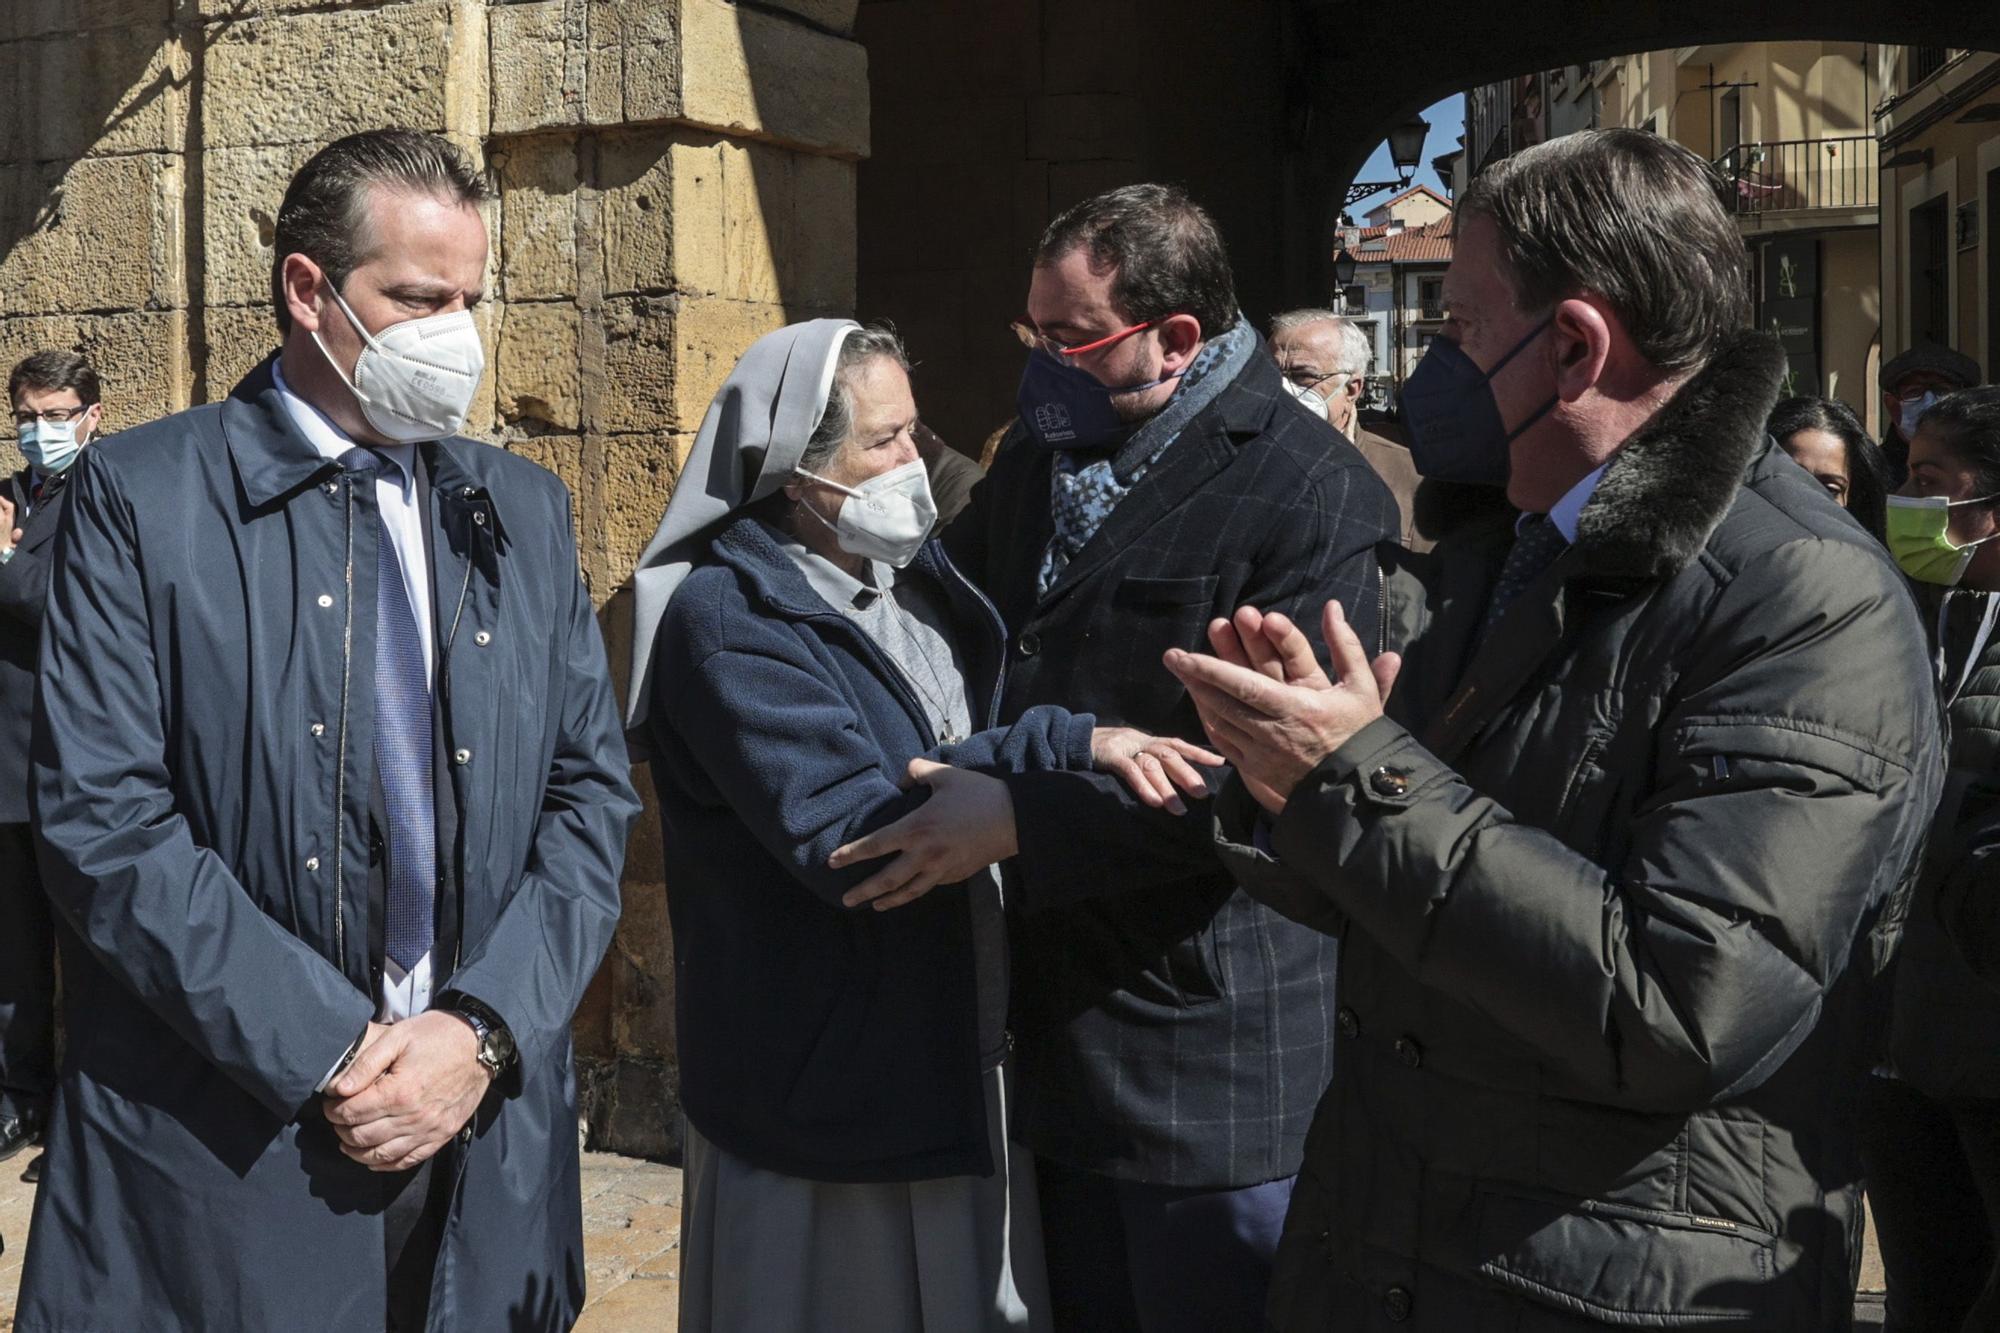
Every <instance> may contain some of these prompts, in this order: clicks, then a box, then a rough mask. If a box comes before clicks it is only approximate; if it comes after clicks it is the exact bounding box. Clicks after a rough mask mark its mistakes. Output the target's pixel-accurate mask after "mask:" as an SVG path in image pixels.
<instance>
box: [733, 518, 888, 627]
mask: <svg viewBox="0 0 2000 1333" xmlns="http://www.w3.org/2000/svg"><path fill="white" fill-rule="evenodd" d="M764 526H765V527H766V528H767V529H769V531H770V533H771V537H772V539H773V540H775V541H776V542H777V543H778V547H779V549H780V550H782V551H783V552H784V553H785V554H786V555H788V556H790V557H791V559H792V563H793V564H795V565H797V566H798V567H799V572H800V573H801V574H804V575H805V576H806V582H807V583H809V584H811V585H812V590H813V591H814V592H816V593H818V594H819V595H820V598H821V599H822V600H824V601H825V602H826V604H827V605H828V606H830V607H832V608H834V609H835V610H836V611H846V610H849V609H858V608H861V607H864V606H866V605H868V604H869V603H870V602H872V601H874V600H875V599H876V598H877V597H879V596H881V595H882V594H883V593H884V592H885V591H887V590H888V589H889V588H890V587H891V586H892V585H893V584H894V583H895V582H896V570H895V567H894V566H893V565H887V564H884V563H883V562H882V561H880V560H870V561H869V562H868V563H867V566H866V568H867V571H868V577H869V580H870V581H869V582H867V583H864V582H862V581H861V580H860V579H857V578H855V577H854V576H853V575H852V574H850V573H848V572H847V571H846V570H844V569H842V568H841V567H840V566H839V565H836V564H834V563H833V561H831V560H829V559H827V558H826V557H825V556H823V555H821V554H819V553H818V552H817V551H813V550H809V549H808V548H807V547H806V544H805V543H804V542H801V541H799V540H797V539H796V538H794V537H793V536H792V535H791V534H790V533H787V532H784V531H782V530H780V529H778V528H775V527H772V526H771V525H770V524H768V523H767V524H765V525H764Z"/></svg>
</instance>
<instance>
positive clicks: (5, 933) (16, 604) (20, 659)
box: [0, 351, 104, 1181]
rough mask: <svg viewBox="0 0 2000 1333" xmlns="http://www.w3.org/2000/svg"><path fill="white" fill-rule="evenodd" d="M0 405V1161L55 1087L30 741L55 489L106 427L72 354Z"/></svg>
mask: <svg viewBox="0 0 2000 1333" xmlns="http://www.w3.org/2000/svg"><path fill="white" fill-rule="evenodd" d="M7 397H8V400H9V401H10V402H11V403H12V405H13V408H14V429H15V432H16V438H17V439H18V440H19V441H20V445H21V456H22V457H23V458H25V459H27V460H28V466H27V467H25V468H23V469H21V471H19V472H17V473H15V474H14V476H13V477H12V479H11V480H10V481H9V482H8V485H7V490H6V494H5V495H4V496H0V763H4V764H5V765H6V772H5V775H4V777H0V1162H4V1161H8V1160H10V1159H11V1158H13V1157H15V1156H17V1155H18V1154H19V1153H20V1152H21V1151H22V1150H23V1149H25V1148H27V1147H28V1146H29V1145H30V1144H31V1143H33V1142H34V1141H35V1140H36V1139H37V1138H38V1137H39V1136H40V1134H41V1126H42V1121H43V1118H44V1115H45V1113H46V1112H47V1110H48V1098H49V1090H50V1088H51V1087H52V1086H53V1085H54V1083H55V1053H56V1010H55V1004H56V972H55V953H56V942H55V931H54V927H53V926H52V925H51V923H50V920H49V905H48V899H47V898H46V897H45V896H44V895H43V893H42V876H41V872H40V870H39V869H38V868H37V867H36V865H35V843H34V836H33V832H32V829H31V826H30V825H29V823H28V732H29V724H30V722H31V721H32V719H33V716H34V708H35V661H36V657H37V655H38V654H39V651H40V644H41V637H42V599H43V598H44V596H46V594H47V592H48V587H49V558H50V555H51V554H52V553H53V550H54V546H53V539H54V537H55V535H56V524H57V522H58V520H59V519H60V518H61V516H62V505H63V481H64V479H65V478H66V477H68V475H69V470H70V467H71V465H72V464H74V463H75V462H76V459H77V454H78V452H79V451H80V450H82V449H83V448H84V447H85V446H86V445H88V444H89V443H90V442H91V440H92V439H94V438H95V437H96V435H97V430H98V427H99V425H100V424H101V423H102V422H103V420H104V406H103V402H102V399H101V395H100V392H99V388H98V380H97V371H96V370H95V369H94V368H92V366H91V364H90V362H89V361H87V360H85V359H84V358H83V357H81V356H79V355H77V354H76V353H75V352H63V351H47V352H37V353H35V354H34V355H33V356H31V357H29V358H28V359H27V360H25V361H23V362H21V364H20V365H18V366H15V367H14V373H13V374H12V375H10V376H9V377H8V380H7ZM41 1167H42V1159H41V1158H39V1157H37V1158H36V1159H35V1160H34V1161H33V1162H31V1163H30V1164H29V1166H28V1169H27V1171H26V1172H24V1173H23V1175H22V1179H24V1180H29V1181H33V1180H37V1179H39V1178H40V1174H41Z"/></svg>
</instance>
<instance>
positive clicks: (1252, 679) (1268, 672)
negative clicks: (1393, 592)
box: [1165, 602, 1403, 815]
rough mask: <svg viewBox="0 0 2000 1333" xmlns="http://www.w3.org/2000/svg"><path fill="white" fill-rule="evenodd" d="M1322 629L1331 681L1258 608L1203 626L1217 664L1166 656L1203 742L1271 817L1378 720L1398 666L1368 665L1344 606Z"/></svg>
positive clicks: (1393, 659) (1329, 611)
mask: <svg viewBox="0 0 2000 1333" xmlns="http://www.w3.org/2000/svg"><path fill="white" fill-rule="evenodd" d="M1320 620H1321V630H1322V633H1323V637H1324V639H1325V641H1326V646H1327V649H1328V651H1329V654H1330V656H1331V658H1332V661H1333V669H1334V672H1335V675H1336V677H1337V679H1334V680H1329V679H1328V678H1327V675H1326V672H1325V671H1324V670H1323V669H1322V668H1321V667H1320V664H1319V659H1318V658H1317V657H1315V656H1314V655H1313V648H1312V641H1311V640H1310V639H1308V638H1307V637H1306V635H1305V633H1304V631H1302V630H1300V629H1299V627H1298V626H1297V625H1296V624H1295V623H1293V621H1292V620H1291V618H1290V617H1288V616H1286V615H1284V614H1283V613H1281V612H1277V611H1273V612H1271V613H1269V614H1268V615H1267V614H1265V613H1263V612H1260V611H1258V610H1256V609H1255V608H1254V607H1247V606H1246V607H1243V608H1242V609H1240V610H1238V611H1237V613H1236V615H1235V616H1234V617H1233V618H1232V619H1230V620H1223V619H1220V618H1217V619H1216V620H1213V621H1211V622H1209V626H1208V642H1209V645H1210V646H1211V647H1212V648H1214V650H1215V655H1214V656H1212V657H1211V656H1209V655H1207V654H1203V653H1190V652H1185V651H1183V650H1181V649H1179V648H1173V649H1169V650H1168V652H1167V654H1166V659H1165V660H1166V665H1167V670H1169V671H1171V672H1173V673H1174V675H1175V677H1176V678H1178V679H1179V680H1180V682H1181V683H1182V684H1183V685H1185V686H1187V690H1188V695H1189V696H1190V697H1191V698H1192V699H1193V700H1194V706H1195V710H1196V711H1197V712H1198V713H1199V714H1200V715H1201V724H1202V728H1203V730H1205V731H1206V732H1207V733H1208V738H1209V740H1210V741H1211V742H1213V744H1214V745H1215V748H1216V749H1218V750H1220V751H1222V753H1223V754H1224V756H1226V757H1227V758H1228V760H1229V762H1230V763H1231V764H1233V765H1234V766H1235V768H1236V772H1237V774H1238V775H1239V776H1240V777H1241V778H1242V779H1243V784H1244V786H1245V787H1246V788H1248V790H1249V792H1250V794H1251V796H1252V797H1254V798H1255V799H1256V801H1257V804H1259V805H1260V806H1262V807H1263V808H1264V809H1265V810H1267V811H1269V812H1270V813H1272V814H1273V815H1276V814H1279V813H1281V812H1282V811H1283V810H1284V808H1285V803H1286V802H1287V801H1288V800H1289V799H1290V798H1291V794H1292V792H1293V790H1294V789H1295V788H1296V787H1297V786H1298V785H1299V783H1300V782H1301V781H1302V780H1303V779H1304V778H1305V776H1306V775H1307V774H1308V773H1311V772H1312V771H1313V770H1314V769H1315V768H1317V767H1319V765H1320V763H1321V762H1322V761H1323V760H1325V759H1326V757H1327V756H1328V755H1330V754H1332V753H1333V752H1334V751H1335V750H1338V749H1339V748H1340V747H1341V746H1343V745H1345V744H1346V743H1347V742H1348V740H1349V739H1350V738H1352V737H1353V736H1354V734H1355V733H1356V732H1358V731H1360V730H1361V729H1362V728H1363V727H1365V726H1367V725H1368V724H1369V723H1370V722H1373V721H1374V720H1375V719H1376V718H1378V717H1380V716H1382V710H1383V706H1384V704H1385V703H1386V702H1387V700H1388V698H1389V691H1390V689H1391V688H1393V687H1394V685H1395V683H1396V673H1397V672H1398V671H1400V670H1401V669H1402V666H1403V659H1402V658H1401V657H1399V656H1398V655H1397V654H1395V653H1383V654H1381V655H1380V656H1379V657H1377V658H1375V659H1374V660H1373V661H1372V662H1371V661H1370V660H1369V658H1368V651H1367V649H1365V648H1364V647H1362V644H1361V639H1360V636H1359V635H1357V634H1356V633H1355V632H1354V628H1353V626H1351V625H1349V624H1348V623H1347V616H1346V613H1345V612H1344V611H1343V610H1342V609H1341V605H1340V603H1338V602H1328V603H1327V604H1326V607H1325V609H1324V610H1323V611H1322V613H1321V617H1320Z"/></svg>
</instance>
